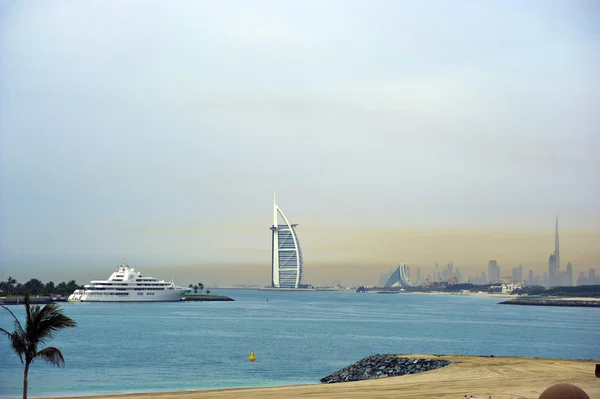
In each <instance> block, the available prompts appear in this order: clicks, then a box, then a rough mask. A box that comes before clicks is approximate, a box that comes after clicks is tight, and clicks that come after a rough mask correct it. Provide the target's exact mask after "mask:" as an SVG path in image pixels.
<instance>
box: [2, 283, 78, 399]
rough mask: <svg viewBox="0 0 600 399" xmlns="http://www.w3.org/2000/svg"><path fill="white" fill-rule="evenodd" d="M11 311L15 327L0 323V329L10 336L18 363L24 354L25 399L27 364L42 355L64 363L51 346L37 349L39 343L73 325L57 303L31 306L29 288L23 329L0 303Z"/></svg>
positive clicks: (49, 359)
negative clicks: (3, 326)
mask: <svg viewBox="0 0 600 399" xmlns="http://www.w3.org/2000/svg"><path fill="white" fill-rule="evenodd" d="M0 306H2V307H3V308H4V309H6V310H7V311H8V313H10V314H11V316H12V317H13V319H14V323H15V331H13V332H12V333H10V332H8V331H7V330H5V329H3V328H1V327H0V332H2V333H4V334H6V336H7V337H8V338H9V339H10V343H11V346H12V348H13V350H14V351H15V353H16V354H17V355H19V358H20V359H21V363H23V358H25V362H24V364H25V371H24V373H23V399H27V375H28V374H29V366H30V365H31V363H32V362H33V361H34V360H35V359H37V358H42V359H44V360H45V361H46V362H48V363H50V364H53V365H55V366H56V367H60V366H62V365H64V363H65V359H64V357H63V355H62V353H61V352H60V350H58V348H55V347H52V346H50V347H48V348H44V349H42V350H38V345H39V344H45V343H46V341H48V340H50V339H52V338H53V337H54V334H55V333H56V332H57V331H58V330H61V329H63V328H67V327H75V326H76V325H77V323H75V322H74V321H73V320H72V319H71V318H69V317H67V316H65V315H64V314H63V312H62V309H61V308H60V306H58V305H57V304H55V303H49V304H47V305H45V306H44V307H43V308H40V307H39V305H35V306H31V305H30V303H29V291H27V292H25V312H26V313H27V316H26V318H25V329H23V327H22V325H21V323H20V322H19V319H17V317H16V316H15V314H14V313H13V312H11V311H10V310H9V309H8V308H7V307H5V306H4V305H0Z"/></svg>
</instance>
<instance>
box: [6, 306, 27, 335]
mask: <svg viewBox="0 0 600 399" xmlns="http://www.w3.org/2000/svg"><path fill="white" fill-rule="evenodd" d="M0 306H2V307H3V308H4V309H6V311H7V312H8V313H10V315H11V316H12V317H13V319H14V324H15V330H16V331H15V332H17V333H18V334H25V331H24V330H23V326H21V322H20V321H19V319H17V316H15V314H14V313H13V312H12V311H11V310H10V309H9V308H7V307H6V306H4V305H0ZM5 331H6V330H5Z"/></svg>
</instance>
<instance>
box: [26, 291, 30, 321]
mask: <svg viewBox="0 0 600 399" xmlns="http://www.w3.org/2000/svg"><path fill="white" fill-rule="evenodd" d="M25 311H26V312H27V319H26V321H29V319H30V318H31V306H30V300H29V290H27V291H25Z"/></svg>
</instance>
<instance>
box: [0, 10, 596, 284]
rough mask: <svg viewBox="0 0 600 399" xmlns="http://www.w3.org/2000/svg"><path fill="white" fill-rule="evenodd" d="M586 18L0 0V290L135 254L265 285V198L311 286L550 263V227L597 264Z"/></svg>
mask: <svg viewBox="0 0 600 399" xmlns="http://www.w3.org/2000/svg"><path fill="white" fill-rule="evenodd" d="M599 20H600V6H599V5H598V2H596V1H594V0H590V1H574V0H565V1H547V0H543V1H542V0H540V1H505V0H502V1H486V2H478V1H442V0H439V1H350V0H340V1H327V0H320V1H307V0H303V1H297V2H292V1H227V0H225V1H177V2H173V1H153V0H143V1H141V0H140V1H132V0H128V1H117V0H115V1H79V0H73V1H66V0H65V1H51V0H49V1H44V2H39V1H38V2H36V1H14V0H0V157H1V158H0V251H1V253H0V257H1V258H0V278H2V279H4V278H6V277H7V276H8V275H9V274H12V275H15V276H16V277H17V278H20V279H23V280H24V279H29V278H31V277H35V276H41V277H42V278H44V279H49V278H54V279H55V280H56V279H58V278H61V279H66V278H69V277H70V276H77V277H78V278H81V279H82V280H86V279H87V280H89V279H91V278H102V277H104V276H108V274H109V273H110V272H111V271H112V270H113V269H112V268H113V266H114V265H116V264H118V263H119V260H120V258H121V257H122V256H126V257H128V259H129V263H130V264H132V265H134V266H138V267H139V268H140V269H142V268H143V267H144V266H145V267H147V268H155V269H153V270H155V271H156V274H158V275H157V277H161V278H168V277H170V275H171V274H172V273H174V274H175V276H176V278H177V279H179V280H185V279H187V278H188V277H190V276H193V278H194V279H196V278H207V279H209V280H210V279H212V280H210V281H214V282H242V281H245V280H246V279H247V280H248V281H250V280H253V279H254V280H261V279H262V278H263V275H264V280H265V281H264V283H265V284H267V283H268V279H269V275H270V272H269V267H270V231H269V230H268V227H269V225H270V223H271V214H272V190H273V189H274V188H276V189H277V193H278V195H277V197H278V203H279V205H280V206H281V208H282V209H283V210H284V212H285V213H286V215H287V216H288V218H289V219H291V221H292V222H294V223H299V224H300V227H299V230H298V232H299V235H300V239H301V243H302V244H303V249H304V255H305V267H306V268H305V270H306V272H305V275H306V277H307V280H311V281H308V282H327V281H329V280H331V279H333V278H334V277H336V275H335V274H336V273H338V274H340V276H338V277H337V279H341V280H342V281H344V278H343V277H342V276H341V275H346V276H347V279H348V280H353V281H358V280H361V279H363V278H364V279H366V278H369V276H372V282H376V281H377V280H378V279H379V273H380V272H383V271H387V270H389V269H390V268H392V267H393V266H394V264H396V263H397V262H399V261H400V260H402V259H404V260H405V261H406V262H408V263H411V264H421V265H429V266H431V265H432V262H435V260H438V261H440V262H446V261H447V260H450V259H452V260H453V261H454V262H455V264H457V265H459V266H463V267H465V268H467V269H468V268H473V269H476V268H481V269H482V270H483V269H484V268H485V267H486V265H487V259H492V258H499V262H500V263H501V266H506V268H507V269H506V270H508V268H509V267H512V266H515V265H516V264H518V263H519V262H523V263H524V266H525V268H526V269H527V268H530V267H531V268H535V269H536V270H540V271H541V270H542V268H545V267H547V266H546V265H547V256H548V254H549V253H550V252H551V251H552V249H553V248H552V247H553V231H552V229H553V223H554V215H555V214H559V215H560V218H561V219H560V220H561V226H563V227H564V232H563V233H562V235H561V238H562V240H563V241H562V242H564V243H565V244H564V246H563V247H562V248H561V260H563V261H567V260H569V259H571V260H573V261H574V265H575V269H576V271H579V270H584V269H588V268H589V267H595V266H600V265H599V264H598V259H600V244H599V243H600V205H599V204H600V112H599V111H598V109H599V108H598V107H599V105H598V104H600V72H599V71H600V24H599V23H598V21H599ZM424 231H425V232H426V233H423V232H424ZM519 237H521V238H522V239H519ZM569 242H571V243H572V244H569ZM409 243H410V245H409ZM569 245H570V246H569ZM503 256H504V263H502V259H503V258H502V257H503ZM575 260H576V261H575ZM369 265H370V266H369ZM373 265H377V267H374V266H373ZM429 266H427V267H429ZM563 267H564V265H563ZM74 268H79V270H78V271H77V272H74V271H73V269H74ZM336 268H337V269H336ZM169 269H170V270H169ZM334 271H335V272H334ZM257 273H258V274H257ZM502 274H505V273H504V271H503V273H502ZM55 276H60V277H55ZM206 276H209V277H206ZM257 276H260V277H259V278H257ZM209 280H207V281H209ZM82 282H83V281H82Z"/></svg>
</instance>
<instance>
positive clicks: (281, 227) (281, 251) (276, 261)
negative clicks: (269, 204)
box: [271, 200, 303, 288]
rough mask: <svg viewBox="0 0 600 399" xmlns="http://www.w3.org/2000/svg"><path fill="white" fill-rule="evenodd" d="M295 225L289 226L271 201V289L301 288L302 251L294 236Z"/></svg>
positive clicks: (296, 236)
mask: <svg viewBox="0 0 600 399" xmlns="http://www.w3.org/2000/svg"><path fill="white" fill-rule="evenodd" d="M296 226H298V225H297V224H290V222H289V221H288V219H287V218H286V217H285V215H284V214H283V212H282V211H281V209H279V207H278V206H277V204H276V203H275V201H274V200H273V225H272V226H271V233H272V235H271V287H272V288H301V287H300V286H301V285H302V268H303V264H302V263H303V262H302V250H301V249H300V242H299V241H298V234H296Z"/></svg>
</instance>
